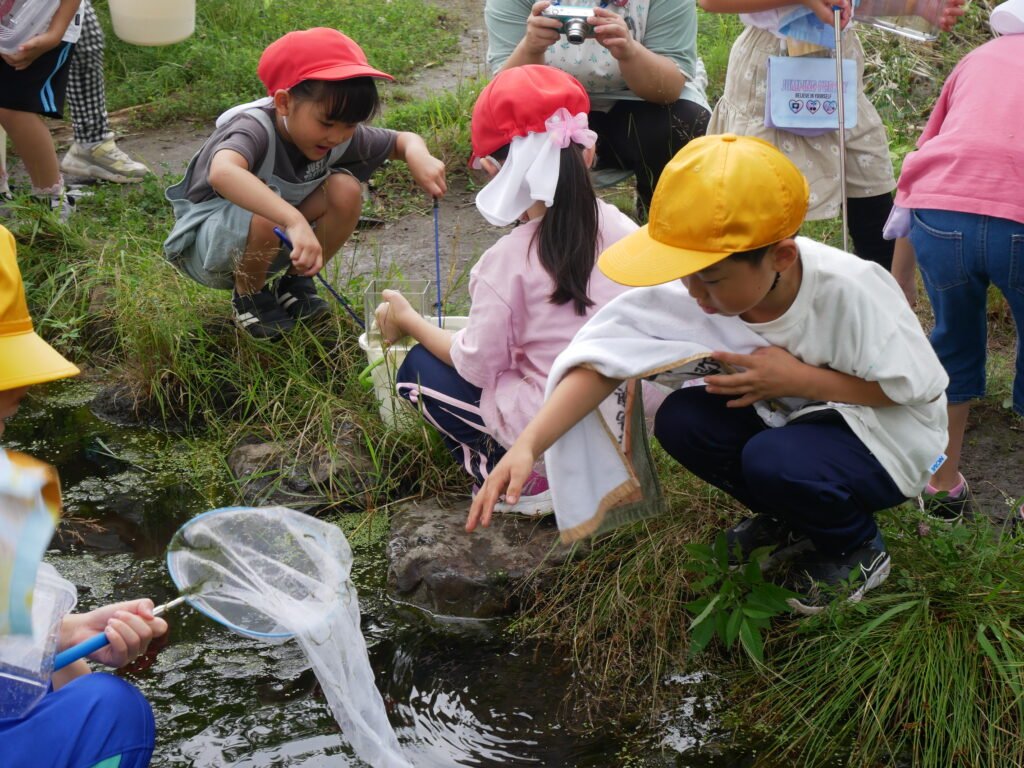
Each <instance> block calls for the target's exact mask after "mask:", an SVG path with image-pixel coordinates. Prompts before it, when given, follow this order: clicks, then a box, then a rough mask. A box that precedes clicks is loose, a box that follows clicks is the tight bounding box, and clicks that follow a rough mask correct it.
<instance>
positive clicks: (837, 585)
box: [785, 531, 892, 616]
mask: <svg viewBox="0 0 1024 768" xmlns="http://www.w3.org/2000/svg"><path fill="white" fill-rule="evenodd" d="M891 565H892V560H891V559H890V558H889V552H888V551H887V550H886V548H885V539H883V538H882V532H881V531H879V532H878V533H877V534H876V535H875V538H874V539H872V540H871V541H866V542H864V543H863V544H861V545H860V546H859V547H857V549H855V550H853V551H852V552H850V553H848V554H845V555H826V554H824V553H822V552H815V553H814V554H812V555H810V556H808V557H807V558H806V559H804V560H801V561H800V562H798V563H794V564H793V566H792V568H791V570H790V573H789V578H788V579H787V580H786V584H785V586H787V587H788V588H789V589H792V590H793V591H794V592H798V593H800V595H801V597H799V598H790V599H789V600H787V601H786V602H787V603H789V607H790V608H792V609H793V610H794V611H795V612H796V613H800V614H803V615H804V616H813V615H815V614H817V613H821V612H822V611H824V610H825V608H826V607H828V604H829V603H831V602H832V601H833V600H835V599H836V598H837V597H843V598H845V599H846V600H847V601H849V602H851V603H856V602H859V601H860V599H861V598H862V597H864V593H865V592H867V591H868V590H869V589H874V588H875V587H877V586H879V585H880V584H881V583H882V582H883V581H885V580H886V578H888V576H889V569H890V566H891Z"/></svg>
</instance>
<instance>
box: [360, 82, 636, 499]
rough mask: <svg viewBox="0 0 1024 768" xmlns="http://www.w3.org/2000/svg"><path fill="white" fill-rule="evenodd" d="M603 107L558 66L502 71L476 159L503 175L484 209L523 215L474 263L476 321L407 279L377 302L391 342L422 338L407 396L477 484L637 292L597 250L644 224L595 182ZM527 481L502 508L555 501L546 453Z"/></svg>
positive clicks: (499, 217) (402, 372)
mask: <svg viewBox="0 0 1024 768" xmlns="http://www.w3.org/2000/svg"><path fill="white" fill-rule="evenodd" d="M589 108H590V99H589V98H588V96H587V93H586V91H585V90H584V88H583V86H582V85H581V84H580V83H579V82H578V81H577V80H576V79H575V78H573V77H572V76H570V75H567V74H565V73H564V72H561V71H559V70H557V69H553V68H551V67H547V66H542V65H529V66H523V67H516V68H514V69H509V70H507V71H504V72H500V73H499V74H498V75H497V76H496V77H495V78H494V80H492V81H491V82H490V84H488V85H487V87H486V88H484V90H483V92H482V93H481V94H480V97H479V98H478V99H477V101H476V104H475V105H474V107H473V119H472V140H473V158H472V161H471V162H472V164H473V165H474V166H475V167H477V168H481V169H483V170H484V171H486V172H487V173H488V174H489V175H490V176H491V181H490V183H489V184H488V185H487V186H486V187H484V189H483V190H481V191H480V193H479V194H478V195H477V198H476V205H477V209H478V210H479V211H480V213H481V215H482V216H483V217H484V218H485V219H487V220H488V221H489V222H490V223H492V224H494V225H496V226H508V225H509V224H515V225H516V227H515V229H513V230H512V231H511V232H509V233H508V234H506V235H505V236H504V237H502V238H501V239H500V240H499V241H498V242H497V243H495V244H494V245H493V246H492V247H491V248H490V249H488V250H487V252H486V253H484V254H483V256H481V257H480V261H479V262H477V264H476V266H474V267H473V270H472V272H471V273H470V283H469V293H470V300H471V305H470V310H469V321H468V324H467V326H466V328H465V329H463V330H461V331H458V332H455V333H452V332H450V331H447V330H443V329H441V328H438V327H437V326H436V325H434V324H432V323H431V322H429V321H428V320H426V319H425V318H424V317H422V316H421V315H419V314H418V313H417V312H416V311H415V309H413V307H412V306H411V305H410V304H409V302H408V300H407V299H406V298H405V297H403V296H402V295H401V294H400V293H399V292H397V291H385V292H384V299H385V301H384V302H383V303H381V305H380V306H379V307H378V308H377V324H378V325H379V326H380V329H381V333H382V335H383V337H384V339H385V341H387V342H394V341H396V340H398V339H400V338H402V337H403V336H412V337H413V338H414V339H415V340H416V341H418V342H420V343H419V344H418V345H417V346H415V347H413V348H412V350H410V352H409V355H408V356H407V357H406V359H405V362H404V363H403V364H402V366H401V367H400V368H399V370H398V375H397V382H398V383H397V386H398V392H399V394H400V395H401V396H402V397H404V398H406V399H407V400H408V401H409V402H410V403H412V404H413V405H415V406H417V407H418V408H419V409H420V412H421V413H422V414H423V417H424V418H425V419H426V420H427V421H429V422H430V423H431V424H433V425H434V426H435V427H436V428H437V429H438V431H440V433H441V436H442V437H443V438H444V441H445V443H446V445H447V446H448V448H449V450H450V451H451V453H452V455H453V456H454V457H455V460H456V461H457V462H459V464H461V465H462V466H463V467H464V468H465V469H466V471H467V472H468V473H469V474H470V475H472V477H473V479H474V481H475V483H476V484H481V483H483V481H484V479H485V478H486V477H487V474H488V472H489V471H490V469H491V468H492V467H493V466H494V465H495V464H496V463H497V462H498V461H499V460H500V459H501V457H502V456H503V455H504V453H505V449H506V448H507V447H508V446H509V445H511V444H512V443H513V442H514V441H515V439H516V437H518V435H519V432H520V431H521V430H522V429H523V427H524V426H526V424H527V423H528V422H529V421H530V419H531V418H532V417H533V415H534V414H535V413H536V412H537V410H538V409H539V408H540V406H541V404H542V403H543V399H544V387H545V385H546V383H547V376H548V372H549V371H550V370H551V365H552V363H553V362H554V360H555V357H557V356H558V354H559V353H560V352H561V351H562V350H563V349H564V348H565V347H566V346H568V344H569V341H570V340H571V339H572V337H573V336H574V335H575V333H576V331H577V330H579V328H580V327H582V326H583V324H584V323H585V322H586V321H587V319H588V318H589V317H590V316H591V315H592V314H593V313H594V312H595V311H596V310H598V309H599V308H600V307H602V306H603V305H604V304H606V303H607V302H608V301H609V300H611V299H612V298H614V297H615V296H617V295H618V294H619V293H621V292H622V291H623V290H625V289H624V287H623V286H620V285H616V284H615V283H613V282H612V281H611V280H609V279H608V278H606V277H605V276H604V275H602V274H601V273H600V272H599V271H598V270H597V255H598V254H599V253H600V252H601V250H602V249H604V248H607V247H608V246H609V245H611V244H612V243H614V242H616V241H618V240H619V239H620V238H622V237H624V236H625V235H627V234H629V233H630V232H632V231H634V230H635V229H636V224H634V223H633V221H632V220H630V219H629V218H628V217H627V216H625V215H624V214H622V213H621V212H619V211H618V210H617V209H616V208H614V207H613V206H611V205H608V204H607V203H604V202H603V201H601V200H599V199H598V198H597V196H596V194H595V193H594V188H593V186H592V185H591V183H590V176H589V173H588V169H589V167H590V164H591V162H592V161H593V157H594V143H595V141H596V135H595V134H594V132H593V131H591V130H590V129H589V128H588V126H587V112H588V110H589ZM526 486H527V487H526V490H525V491H524V494H523V497H522V498H521V499H519V501H518V503H517V504H516V505H515V506H514V507H512V506H508V505H499V507H498V509H499V510H503V511H513V512H520V513H524V514H533V515H537V514H547V513H549V512H551V511H552V507H551V497H550V493H549V492H548V483H547V478H546V477H545V476H544V474H543V462H539V463H538V465H537V467H536V468H535V471H534V473H533V475H531V477H530V479H529V481H528V482H527V484H526Z"/></svg>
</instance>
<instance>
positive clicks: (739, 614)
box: [685, 533, 798, 663]
mask: <svg viewBox="0 0 1024 768" xmlns="http://www.w3.org/2000/svg"><path fill="white" fill-rule="evenodd" d="M685 549H686V551H687V552H688V553H689V555H690V557H691V562H690V567H691V568H692V569H694V570H696V571H697V572H698V573H700V574H701V576H700V578H699V579H698V580H697V581H696V582H694V583H693V588H694V590H695V591H697V592H705V593H708V594H705V596H704V597H701V598H699V599H697V600H694V601H693V602H691V603H689V604H687V606H686V610H687V611H689V612H690V613H691V614H693V616H694V618H693V620H692V621H691V622H690V654H691V655H695V654H698V653H700V652H701V651H703V650H704V649H705V648H706V647H707V645H708V643H710V642H711V640H712V639H714V638H718V641H719V642H720V643H721V644H722V645H723V646H724V647H725V648H732V647H733V646H734V645H735V644H736V643H737V642H738V643H739V644H740V645H741V646H742V647H743V650H744V651H746V652H747V654H749V655H750V657H751V658H752V659H754V660H755V661H757V662H758V663H763V662H764V633H765V632H766V631H767V630H768V627H769V626H771V620H772V618H774V617H775V616H779V615H782V614H786V613H788V612H789V606H788V604H787V603H786V600H787V599H789V598H792V597H797V596H798V595H797V594H796V593H795V592H792V591H790V590H788V589H786V588H785V587H780V586H778V585H777V584H772V583H771V582H770V581H766V580H765V578H764V573H763V572H762V570H761V565H762V563H763V562H764V560H765V559H766V558H767V557H768V553H769V552H770V551H771V547H762V548H760V549H757V550H754V552H753V555H752V557H751V558H750V561H749V562H747V563H745V564H743V565H741V566H739V567H735V566H731V565H730V564H729V545H728V544H727V543H726V539H725V534H724V533H720V534H719V535H718V536H717V537H716V538H715V542H714V544H711V545H708V544H687V545H685ZM737 553H738V549H737Z"/></svg>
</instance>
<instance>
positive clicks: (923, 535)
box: [737, 510, 1024, 768]
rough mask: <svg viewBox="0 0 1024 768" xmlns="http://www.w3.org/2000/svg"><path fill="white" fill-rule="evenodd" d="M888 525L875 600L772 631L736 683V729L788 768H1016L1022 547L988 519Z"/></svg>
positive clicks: (1022, 692)
mask: <svg viewBox="0 0 1024 768" xmlns="http://www.w3.org/2000/svg"><path fill="white" fill-rule="evenodd" d="M885 524H886V533H887V536H888V539H889V544H890V549H891V551H892V556H893V559H894V560H895V561H896V562H898V563H900V564H902V566H901V568H900V570H899V571H898V572H895V573H894V575H893V577H892V578H891V579H890V583H888V584H887V585H886V589H885V590H884V593H883V594H881V595H879V596H876V597H872V599H870V600H868V601H865V603H864V604H863V605H860V606H852V607H841V608H837V609H836V610H832V611H829V612H827V613H826V614H824V615H822V616H821V617H817V618H815V619H812V620H808V621H803V622H792V623H788V624H783V625H781V626H780V627H779V628H778V631H777V632H776V633H775V634H774V635H773V637H772V642H771V644H770V646H769V648H768V649H767V653H768V654H769V658H770V661H769V664H768V666H766V667H748V668H746V669H745V670H744V671H742V672H741V673H740V674H739V676H738V681H737V689H738V690H742V691H743V692H744V695H743V696H741V697H738V698H737V701H739V702H740V706H741V717H742V718H744V719H748V718H749V719H751V720H752V721H754V722H758V723H760V724H761V725H762V727H764V728H765V729H767V730H770V731H771V732H772V735H773V739H772V741H773V742H774V744H775V745H776V749H775V753H776V754H777V755H782V754H785V755H787V756H788V757H790V758H792V759H794V760H796V761H797V762H798V763H799V764H806V765H813V764H815V759H816V758H817V757H819V756H821V755H825V754H828V753H829V751H830V750H834V749H835V746H836V745H837V744H840V745H846V746H847V747H848V748H849V749H850V750H851V753H852V756H851V759H850V763H851V764H855V765H880V764H889V763H890V762H892V761H893V760H894V758H898V759H901V760H904V761H906V762H907V764H910V765H915V766H936V768H938V767H940V766H941V767H943V768H944V767H945V766H953V765H963V766H1007V765H1020V764H1021V763H1022V762H1024V742H1022V741H1021V739H1020V729H1021V726H1022V724H1024V723H1022V716H1024V675H1022V671H1024V631H1022V629H1024V588H1022V587H1024V559H1022V558H1021V556H1020V552H1021V550H1020V547H1021V544H1022V542H1021V540H1020V539H1015V538H1011V537H1006V538H997V537H995V536H994V534H993V530H992V527H991V526H990V525H989V524H988V523H987V522H986V521H981V522H979V523H975V524H969V525H965V526H962V527H958V528H955V529H952V530H949V529H945V528H937V527H932V528H930V529H929V527H928V526H927V525H926V524H924V523H922V522H920V521H919V520H917V519H915V516H914V515H913V514H911V513H909V512H907V511H905V510H903V511H901V512H900V514H898V515H893V516H891V517H890V518H889V519H887V520H885ZM752 692H756V693H755V695H753V696H750V695H749V694H750V693H752Z"/></svg>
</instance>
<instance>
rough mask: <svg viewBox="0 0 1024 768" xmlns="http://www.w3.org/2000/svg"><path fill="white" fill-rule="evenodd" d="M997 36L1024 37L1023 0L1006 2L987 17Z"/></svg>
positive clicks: (1007, 0) (1008, 0)
mask: <svg viewBox="0 0 1024 768" xmlns="http://www.w3.org/2000/svg"><path fill="white" fill-rule="evenodd" d="M988 23H989V24H990V25H991V26H992V31H993V32H995V33H996V34H997V35H1024V0H1006V2H1005V3H1001V4H999V5H997V6H996V7H995V9H993V11H992V14H991V15H990V16H989V17H988Z"/></svg>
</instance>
